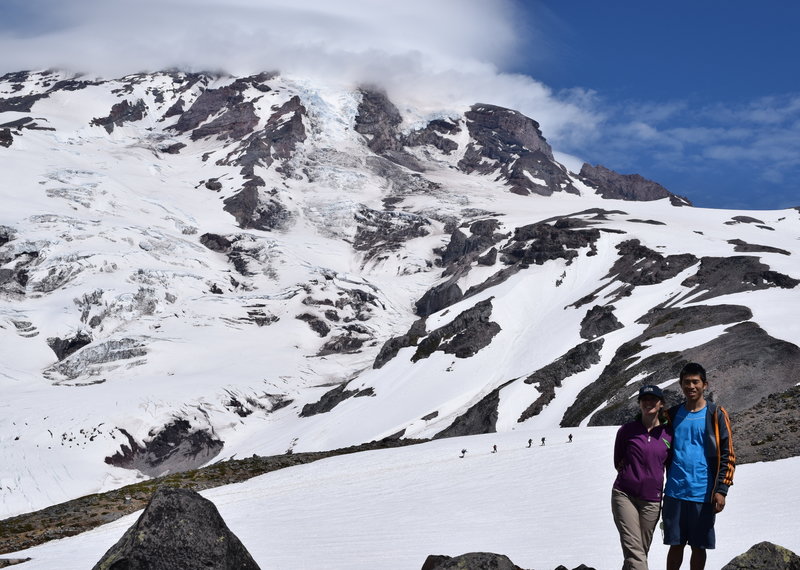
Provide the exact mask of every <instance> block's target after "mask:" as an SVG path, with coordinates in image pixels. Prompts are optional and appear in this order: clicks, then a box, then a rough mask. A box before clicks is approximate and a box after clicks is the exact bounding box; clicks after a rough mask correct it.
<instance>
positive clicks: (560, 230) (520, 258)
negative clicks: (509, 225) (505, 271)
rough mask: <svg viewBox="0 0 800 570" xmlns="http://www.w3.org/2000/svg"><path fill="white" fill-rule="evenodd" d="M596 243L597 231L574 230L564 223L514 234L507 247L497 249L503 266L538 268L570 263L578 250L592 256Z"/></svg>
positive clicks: (533, 226) (522, 229)
mask: <svg viewBox="0 0 800 570" xmlns="http://www.w3.org/2000/svg"><path fill="white" fill-rule="evenodd" d="M598 239H600V230H598V229H595V228H587V229H575V227H574V226H573V224H572V223H570V222H569V221H568V220H559V221H557V222H556V223H554V224H552V225H551V224H549V223H544V222H541V223H536V224H529V225H527V226H522V227H520V228H517V229H516V230H514V235H513V237H512V238H511V239H510V240H509V244H508V245H506V246H504V247H502V248H501V249H500V259H501V260H502V262H503V263H505V264H507V265H511V264H514V263H520V264H528V265H534V264H535V265H542V264H544V263H545V262H546V261H551V260H553V259H566V260H567V261H570V260H572V259H574V258H576V257H577V256H578V250H579V249H581V248H584V247H588V248H589V250H590V251H589V255H591V254H592V252H596V249H595V245H594V244H595V242H596V241H597V240H598Z"/></svg>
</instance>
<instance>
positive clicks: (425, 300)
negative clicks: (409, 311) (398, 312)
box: [414, 276, 464, 317]
mask: <svg viewBox="0 0 800 570" xmlns="http://www.w3.org/2000/svg"><path fill="white" fill-rule="evenodd" d="M456 277H458V276H456ZM456 281H457V279H456V278H452V279H448V280H447V281H445V282H444V283H440V284H439V285H436V286H435V287H432V288H431V289H429V290H428V291H426V292H425V294H424V295H423V296H422V297H420V299H419V300H418V301H417V302H416V303H415V304H414V306H415V308H416V311H415V312H416V314H417V315H418V316H420V317H427V316H429V315H432V314H433V313H435V312H437V311H441V310H442V309H444V308H446V307H449V306H450V305H453V304H455V303H458V302H459V301H460V300H461V299H462V298H463V297H464V293H462V291H461V287H459V286H458V283H456Z"/></svg>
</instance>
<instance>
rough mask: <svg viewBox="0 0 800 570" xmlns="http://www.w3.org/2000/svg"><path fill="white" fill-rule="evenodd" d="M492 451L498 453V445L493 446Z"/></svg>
mask: <svg viewBox="0 0 800 570" xmlns="http://www.w3.org/2000/svg"><path fill="white" fill-rule="evenodd" d="M492 453H497V446H496V445H493V446H492Z"/></svg>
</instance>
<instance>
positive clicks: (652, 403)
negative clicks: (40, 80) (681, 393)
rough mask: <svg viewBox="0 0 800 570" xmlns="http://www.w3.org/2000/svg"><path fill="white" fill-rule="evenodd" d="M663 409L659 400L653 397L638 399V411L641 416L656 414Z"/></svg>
mask: <svg viewBox="0 0 800 570" xmlns="http://www.w3.org/2000/svg"><path fill="white" fill-rule="evenodd" d="M663 407H664V402H662V401H661V398H656V397H655V396H642V397H641V398H639V409H640V410H642V413H643V414H657V413H658V412H660V411H661V408H663Z"/></svg>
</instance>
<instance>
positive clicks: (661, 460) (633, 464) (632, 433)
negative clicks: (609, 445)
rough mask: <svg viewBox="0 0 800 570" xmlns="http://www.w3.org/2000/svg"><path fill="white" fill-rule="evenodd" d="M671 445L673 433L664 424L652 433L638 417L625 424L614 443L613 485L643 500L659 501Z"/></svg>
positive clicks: (655, 428)
mask: <svg viewBox="0 0 800 570" xmlns="http://www.w3.org/2000/svg"><path fill="white" fill-rule="evenodd" d="M671 448H672V434H671V433H670V432H669V431H668V430H667V427H666V426H665V425H663V424H662V425H659V426H656V427H654V428H653V429H652V430H650V432H649V433H648V432H647V430H646V429H645V427H644V426H643V425H642V422H640V421H639V420H635V421H632V422H629V423H627V424H625V425H623V426H622V427H621V428H619V431H617V440H616V443H615V444H614V466H615V467H616V468H617V480H616V481H614V488H615V489H619V490H620V491H622V492H623V493H626V494H628V495H630V496H632V497H635V498H637V499H641V500H643V501H654V502H655V501H660V500H661V492H662V490H663V489H664V466H665V465H666V463H667V458H668V457H669V454H670V450H671Z"/></svg>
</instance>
